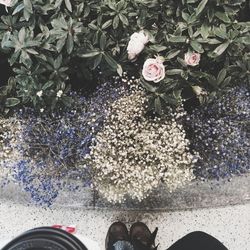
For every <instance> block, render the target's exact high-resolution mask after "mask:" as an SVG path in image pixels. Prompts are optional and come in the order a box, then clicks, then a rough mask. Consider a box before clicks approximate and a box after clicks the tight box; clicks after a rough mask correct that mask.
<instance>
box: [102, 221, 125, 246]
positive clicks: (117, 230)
mask: <svg viewBox="0 0 250 250" xmlns="http://www.w3.org/2000/svg"><path fill="white" fill-rule="evenodd" d="M117 241H129V234H128V229H127V227H126V225H125V224H124V223H122V222H115V223H113V224H112V225H111V226H110V228H109V230H108V233H107V236H106V242H105V249H106V250H113V249H114V247H113V245H114V244H115V243H116V242H117Z"/></svg>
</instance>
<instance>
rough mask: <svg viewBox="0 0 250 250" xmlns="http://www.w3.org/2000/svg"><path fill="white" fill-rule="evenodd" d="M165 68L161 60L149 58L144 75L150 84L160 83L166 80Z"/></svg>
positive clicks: (144, 67) (143, 71)
mask: <svg viewBox="0 0 250 250" xmlns="http://www.w3.org/2000/svg"><path fill="white" fill-rule="evenodd" d="M165 74H166V73H165V66H164V65H163V61H162V60H160V59H159V58H149V59H147V60H146V61H145V63H144V65H143V70H142V75H143V77H144V79H145V80H147V81H150V82H155V83H157V82H160V81H161V80H163V79H164V78H165Z"/></svg>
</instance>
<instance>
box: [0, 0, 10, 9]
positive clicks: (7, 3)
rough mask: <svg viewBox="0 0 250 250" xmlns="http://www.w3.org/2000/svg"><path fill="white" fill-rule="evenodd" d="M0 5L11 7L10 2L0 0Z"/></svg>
mask: <svg viewBox="0 0 250 250" xmlns="http://www.w3.org/2000/svg"><path fill="white" fill-rule="evenodd" d="M0 4H3V5H5V6H6V7H10V6H11V5H12V0H0Z"/></svg>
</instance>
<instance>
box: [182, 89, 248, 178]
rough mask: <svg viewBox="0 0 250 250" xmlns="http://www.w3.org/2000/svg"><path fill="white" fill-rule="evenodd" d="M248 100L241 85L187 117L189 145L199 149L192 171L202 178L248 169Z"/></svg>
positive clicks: (228, 174) (229, 175)
mask: <svg viewBox="0 0 250 250" xmlns="http://www.w3.org/2000/svg"><path fill="white" fill-rule="evenodd" d="M249 122H250V100H249V90H248V88H247V87H245V86H239V87H235V88H233V89H231V90H229V91H228V92H227V93H226V94H224V95H223V96H222V97H221V98H218V99H217V100H215V101H213V102H212V103H210V104H207V105H205V106H202V107H201V108H200V109H196V110H194V112H193V113H192V114H191V115H190V116H188V117H187V130H188V133H189V136H190V139H191V143H192V148H193V149H194V150H195V151H198V152H199V153H200V156H201V159H200V160H199V161H198V163H197V164H196V168H195V174H196V176H197V177H201V178H203V179H211V178H215V179H220V178H228V179H230V178H231V177H232V176H233V175H240V174H243V173H246V172H248V171H249V169H250V140H249V139H250V134H249Z"/></svg>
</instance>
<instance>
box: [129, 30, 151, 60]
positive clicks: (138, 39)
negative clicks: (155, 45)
mask: <svg viewBox="0 0 250 250" xmlns="http://www.w3.org/2000/svg"><path fill="white" fill-rule="evenodd" d="M147 43H148V36H147V35H145V34H144V32H143V31H141V32H135V33H134V34H133V35H132V36H131V37H130V41H129V43H128V47H127V51H128V59H129V60H131V61H133V60H135V59H136V57H137V56H138V55H139V54H140V53H141V52H142V51H143V49H144V48H145V45H146V44H147Z"/></svg>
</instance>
